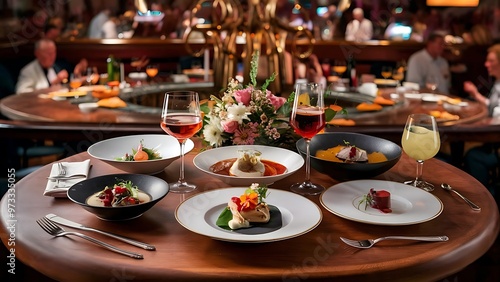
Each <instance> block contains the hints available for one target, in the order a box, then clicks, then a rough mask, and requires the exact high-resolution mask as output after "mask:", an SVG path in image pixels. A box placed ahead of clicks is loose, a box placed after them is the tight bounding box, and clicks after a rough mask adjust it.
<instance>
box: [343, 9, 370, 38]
mask: <svg viewBox="0 0 500 282" xmlns="http://www.w3.org/2000/svg"><path fill="white" fill-rule="evenodd" d="M352 17H353V20H352V21H351V22H349V23H348V24H347V28H346V31H345V40H346V41H357V42H361V41H368V40H371V39H372V37H373V24H372V22H371V21H370V20H369V19H366V18H365V14H364V12H363V9H361V8H355V9H354V10H353V11H352Z"/></svg>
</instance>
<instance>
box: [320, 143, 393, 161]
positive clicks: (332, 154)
mask: <svg viewBox="0 0 500 282" xmlns="http://www.w3.org/2000/svg"><path fill="white" fill-rule="evenodd" d="M316 157H317V158H320V159H323V160H327V161H333V162H343V163H379V162H385V161H387V157H386V156H385V155H384V154H382V153H380V152H372V153H370V154H368V153H367V152H366V151H365V150H363V149H361V148H358V147H357V146H355V145H351V144H350V143H349V142H347V141H344V145H338V146H335V147H333V148H329V149H327V150H318V151H316Z"/></svg>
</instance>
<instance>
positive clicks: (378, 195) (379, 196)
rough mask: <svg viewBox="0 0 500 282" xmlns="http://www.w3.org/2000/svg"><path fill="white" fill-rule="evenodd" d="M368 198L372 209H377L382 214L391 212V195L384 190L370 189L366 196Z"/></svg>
mask: <svg viewBox="0 0 500 282" xmlns="http://www.w3.org/2000/svg"><path fill="white" fill-rule="evenodd" d="M368 196H369V197H370V199H371V200H370V206H371V207H372V208H374V209H379V210H380V211H382V212H384V213H390V212H392V210H391V193H389V192H388V191H385V190H379V191H375V190H374V189H373V188H372V189H370V193H369V195H368Z"/></svg>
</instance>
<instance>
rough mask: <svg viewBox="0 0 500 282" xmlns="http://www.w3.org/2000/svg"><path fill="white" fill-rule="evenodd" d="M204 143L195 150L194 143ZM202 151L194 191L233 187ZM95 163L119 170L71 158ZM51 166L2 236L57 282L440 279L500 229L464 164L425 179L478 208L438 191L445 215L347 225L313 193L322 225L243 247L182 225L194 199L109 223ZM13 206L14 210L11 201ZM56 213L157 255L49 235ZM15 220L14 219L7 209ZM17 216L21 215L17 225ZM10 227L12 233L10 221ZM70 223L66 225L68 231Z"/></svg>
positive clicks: (18, 201) (26, 188) (398, 172)
mask: <svg viewBox="0 0 500 282" xmlns="http://www.w3.org/2000/svg"><path fill="white" fill-rule="evenodd" d="M197 148H198V147H197ZM195 154H196V152H195V151H192V152H190V153H189V154H188V155H187V156H186V161H187V162H186V164H187V166H186V175H187V177H188V178H189V179H190V180H191V181H192V182H194V183H196V184H197V185H198V187H199V188H198V190H197V191H196V192H195V193H199V192H203V191H207V190H211V189H216V188H221V187H227V185H226V184H224V183H222V182H220V181H218V180H216V179H214V178H211V177H209V176H207V175H205V174H203V173H200V172H199V171H198V170H197V169H196V168H195V167H194V165H193V164H192V161H191V160H192V158H193V157H194V156H195ZM88 158H90V159H91V163H92V165H93V166H92V168H91V171H90V177H95V176H98V175H103V174H111V173H121V172H122V171H120V170H118V169H116V168H114V167H112V166H110V165H108V164H106V163H103V162H101V161H99V160H97V159H93V158H91V157H90V156H89V155H88V154H87V153H80V154H78V155H75V156H72V157H70V158H68V159H66V160H65V161H81V160H85V159H88ZM50 168H51V165H47V166H44V167H43V168H41V169H39V170H37V171H35V172H33V173H32V174H30V175H29V176H27V177H26V178H24V179H22V180H21V181H19V182H18V183H17V184H16V189H15V191H9V192H8V193H7V194H6V196H5V197H3V199H2V202H1V203H0V208H1V210H0V215H1V218H0V220H1V228H0V235H1V239H2V241H3V243H4V244H5V245H6V246H7V244H8V242H9V237H10V236H15V242H16V245H15V254H16V258H17V259H19V260H21V261H22V262H23V263H25V264H26V265H28V266H30V267H32V268H34V269H35V270H37V271H39V272H41V273H43V274H44V275H47V276H49V277H51V278H54V279H56V280H65V281H110V280H113V279H118V280H119V279H125V278H126V279H133V280H134V281H154V280H169V281H177V280H185V281H236V280H241V281H257V280H262V281H299V280H307V281H319V280H328V281H331V280H333V279H336V278H337V279H340V280H341V281H435V280H438V279H442V278H445V277H448V276H449V275H452V274H453V273H456V272H458V271H460V270H461V269H462V268H464V267H466V266H467V265H469V264H470V263H472V262H474V261H475V260H477V259H478V258H479V257H480V256H481V255H483V254H484V253H485V252H486V251H487V250H488V249H489V248H490V246H491V245H492V244H493V242H494V240H495V239H496V237H497V235H498V232H499V213H498V208H497V206H496V204H495V201H494V199H493V198H492V196H491V195H490V193H489V192H488V191H487V190H486V189H485V187H483V186H482V185H481V184H480V183H479V182H478V181H476V180H475V179H474V178H472V177H471V176H469V175H467V174H466V173H464V172H462V171H461V170H459V169H457V168H455V167H453V166H451V165H448V164H445V163H443V162H441V161H438V160H435V159H432V160H429V161H426V163H425V165H424V176H425V177H426V179H427V180H428V181H430V182H432V183H434V184H439V183H440V182H442V181H446V182H448V183H449V184H450V185H452V186H453V187H454V188H456V189H457V190H459V191H460V192H462V193H463V194H465V195H466V196H467V197H468V198H469V199H471V200H472V201H473V202H475V203H477V204H478V205H479V206H480V207H481V208H482V210H481V211H480V212H474V211H472V210H471V209H470V208H469V206H468V205H466V204H465V202H463V201H462V200H461V199H460V198H458V197H457V196H456V195H454V194H451V193H449V192H446V191H444V190H442V189H437V190H435V191H434V192H433V194H434V195H435V196H437V197H438V198H439V199H441V201H442V202H443V204H444V210H443V212H442V214H441V215H440V216H438V217H437V218H436V219H433V220H431V221H428V222H425V223H421V224H416V225H409V226H377V225H369V224H363V223H358V222H354V221H349V220H346V219H342V218H340V217H337V216H335V215H333V214H331V213H329V212H328V211H327V210H326V209H324V208H323V207H321V205H320V204H319V197H318V196H310V197H308V198H309V199H311V200H312V201H313V202H315V203H316V204H318V206H320V208H321V211H322V213H323V219H322V222H321V223H320V225H319V226H318V227H316V228H315V229H314V230H312V231H310V232H309V233H306V234H304V235H302V236H299V237H296V238H293V239H288V240H284V241H279V242H272V243H262V244H259V243H256V244H242V243H229V242H222V241H217V240H212V239H210V238H208V237H204V236H202V235H198V234H196V233H192V232H190V231H188V230H187V229H185V228H184V227H182V226H181V225H180V224H179V223H177V221H176V219H175V216H174V211H175V208H176V207H177V206H178V205H179V204H180V203H181V202H182V201H183V200H184V199H185V198H186V197H188V196H190V195H180V194H173V193H170V194H168V195H167V196H166V197H165V198H164V199H163V200H162V201H160V202H159V203H158V204H157V205H156V206H154V207H153V208H152V209H151V210H149V211H148V212H146V213H145V214H143V215H142V216H141V217H140V218H137V219H134V220H130V221H124V222H106V221H102V220H99V219H98V218H96V217H95V216H94V215H93V214H90V213H89V212H87V211H85V210H83V209H82V208H81V207H79V206H77V205H76V204H74V203H72V202H71V201H69V200H68V199H53V198H51V197H45V196H42V192H43V190H44V188H45V183H46V181H47V180H46V177H47V176H48V175H49V171H50ZM178 170H179V161H178V160H177V161H175V162H174V163H172V164H171V165H170V166H169V167H167V168H166V169H165V171H164V172H162V173H161V174H159V175H157V176H158V177H160V178H163V179H165V180H167V181H175V180H176V179H177V177H178ZM414 173H415V163H414V161H413V160H410V159H409V158H408V157H407V156H406V155H403V156H402V158H401V160H400V161H399V162H398V164H397V165H396V166H395V167H393V168H392V169H391V170H390V171H388V172H386V173H385V174H383V175H381V176H379V177H377V178H378V179H382V180H390V181H397V182H401V181H403V180H407V179H410V178H413V176H414ZM303 177H304V170H303V169H301V170H300V171H298V172H297V173H295V174H293V175H292V176H290V177H288V178H285V179H284V180H281V181H279V182H277V183H275V184H274V185H272V186H271V188H276V189H284V190H288V187H289V186H290V185H291V184H292V183H294V182H296V181H300V180H303ZM312 178H313V179H314V180H315V181H316V182H319V183H320V184H323V185H324V186H326V187H330V186H332V185H334V184H336V183H338V182H337V181H336V180H333V179H331V178H329V177H328V176H326V175H323V174H320V173H318V172H316V171H314V170H313V171H312ZM11 198H14V199H15V211H12V210H11V211H8V208H9V207H8V204H9V199H11ZM48 213H55V214H58V215H61V216H63V217H66V218H68V219H71V220H74V221H77V222H79V223H82V224H84V225H87V226H91V227H94V228H99V229H102V230H107V231H111V232H114V233H118V234H122V235H125V236H128V237H131V238H135V239H137V240H140V241H144V242H148V243H150V244H154V245H156V247H157V250H156V251H154V252H149V251H143V250H142V249H138V248H135V247H132V246H130V245H127V244H122V243H121V242H119V241H115V240H112V239H110V238H107V237H103V236H100V235H98V234H91V233H90V235H93V236H95V237H98V238H100V239H103V240H106V241H107V242H110V243H112V244H115V245H117V246H119V247H122V248H126V249H129V250H133V251H139V252H141V253H143V254H144V260H134V259H130V258H127V257H124V256H121V255H118V254H114V253H112V252H109V251H107V250H105V249H102V248H100V247H97V246H95V245H93V244H91V243H89V242H87V241H84V240H81V239H79V238H71V239H69V238H52V237H51V236H50V235H48V234H45V233H44V232H43V231H42V230H41V229H40V227H39V226H38V225H37V224H36V223H35V220H36V219H37V218H39V217H41V216H43V215H45V214H48ZM11 214H12V215H13V218H10V217H9V216H10V215H11ZM14 220H15V221H14ZM12 226H14V228H15V235H12V234H11V232H12V231H10V230H9V229H8V227H12ZM68 229H69V228H68ZM394 234H397V235H443V234H444V235H447V236H449V238H450V240H449V241H448V242H444V243H421V242H420V243H416V242H412V241H387V242H382V243H379V245H377V246H376V247H374V248H371V249H367V250H360V249H354V248H352V247H349V246H347V245H345V244H343V243H342V242H341V241H340V240H339V236H345V237H348V238H355V239H361V238H376V237H379V236H386V235H394Z"/></svg>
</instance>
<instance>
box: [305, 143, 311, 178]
mask: <svg viewBox="0 0 500 282" xmlns="http://www.w3.org/2000/svg"><path fill="white" fill-rule="evenodd" d="M310 143H311V139H309V138H306V182H310V181H311V158H310V154H311V151H310V149H309V145H310Z"/></svg>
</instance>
